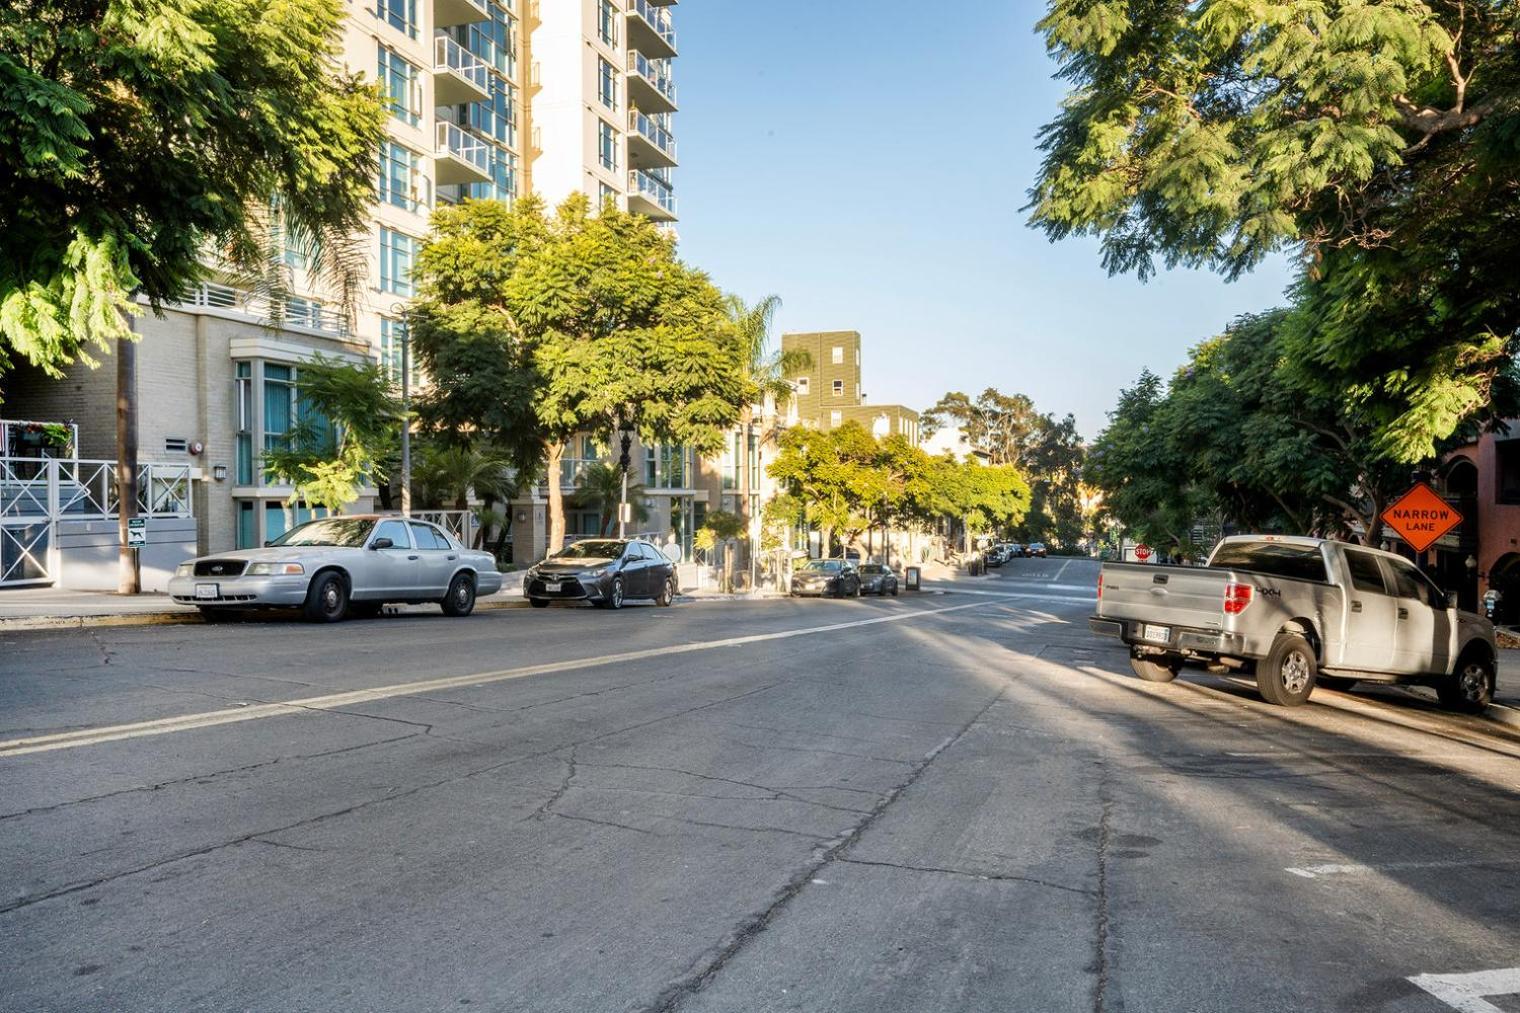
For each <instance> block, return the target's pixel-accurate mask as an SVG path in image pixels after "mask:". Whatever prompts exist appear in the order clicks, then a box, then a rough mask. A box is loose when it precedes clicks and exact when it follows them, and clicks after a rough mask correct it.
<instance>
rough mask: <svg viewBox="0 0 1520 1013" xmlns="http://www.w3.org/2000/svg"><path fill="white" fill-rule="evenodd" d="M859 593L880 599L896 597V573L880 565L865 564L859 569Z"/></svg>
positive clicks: (888, 567)
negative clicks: (887, 596) (890, 596)
mask: <svg viewBox="0 0 1520 1013" xmlns="http://www.w3.org/2000/svg"><path fill="white" fill-rule="evenodd" d="M860 593H861V594H874V595H877V596H880V597H885V596H886V595H889V594H890V595H892V596H893V597H894V598H895V597H896V596H897V572H896V571H895V570H893V569H892V568H891V567H890V566H883V565H881V564H880V563H867V564H866V565H865V566H862V567H861V568H860Z"/></svg>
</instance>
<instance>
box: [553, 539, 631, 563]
mask: <svg viewBox="0 0 1520 1013" xmlns="http://www.w3.org/2000/svg"><path fill="white" fill-rule="evenodd" d="M627 544H628V543H627V542H620V541H618V540H616V539H612V538H588V539H586V540H585V541H583V542H576V543H575V544H574V545H571V546H568V547H567V548H566V549H565V550H564V551H563V552H561V553H560V554H559V555H557V556H555V557H554V558H555V559H617V558H618V557H619V556H621V555H622V554H623V546H625V545H627Z"/></svg>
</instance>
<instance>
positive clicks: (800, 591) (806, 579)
mask: <svg viewBox="0 0 1520 1013" xmlns="http://www.w3.org/2000/svg"><path fill="white" fill-rule="evenodd" d="M814 595H816V596H817V597H819V598H826V597H827V598H846V597H849V598H859V597H860V573H859V572H858V571H857V570H856V569H855V566H854V564H853V563H850V562H849V561H848V560H844V559H810V560H808V561H807V563H806V565H804V566H803V567H802V569H800V570H798V571H796V572H795V573H793V574H792V597H793V598H800V597H804V596H814Z"/></svg>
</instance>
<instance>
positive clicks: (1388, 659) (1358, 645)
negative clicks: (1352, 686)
mask: <svg viewBox="0 0 1520 1013" xmlns="http://www.w3.org/2000/svg"><path fill="white" fill-rule="evenodd" d="M1342 551H1343V552H1345V555H1346V570H1347V575H1348V576H1349V577H1350V578H1351V586H1350V587H1349V588H1348V589H1347V592H1346V619H1345V626H1344V628H1343V629H1342V632H1341V661H1340V667H1343V668H1352V669H1359V670H1362V671H1368V672H1392V671H1394V670H1395V669H1394V661H1395V659H1394V641H1395V638H1396V637H1397V634H1398V625H1399V618H1398V611H1399V603H1398V600H1397V599H1395V598H1394V597H1393V595H1391V594H1389V593H1388V589H1389V586H1390V585H1391V583H1392V581H1391V580H1389V579H1386V578H1385V576H1384V573H1383V568H1382V567H1381V566H1379V565H1378V557H1377V556H1376V555H1374V554H1373V553H1371V552H1365V551H1363V550H1361V549H1352V548H1346V549H1344V550H1342Z"/></svg>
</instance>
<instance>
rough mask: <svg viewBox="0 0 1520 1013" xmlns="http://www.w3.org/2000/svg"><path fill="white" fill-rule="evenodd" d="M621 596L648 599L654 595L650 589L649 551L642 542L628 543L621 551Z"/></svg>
mask: <svg viewBox="0 0 1520 1013" xmlns="http://www.w3.org/2000/svg"><path fill="white" fill-rule="evenodd" d="M623 559H624V560H625V562H624V565H623V595H624V596H625V597H628V598H648V597H650V596H651V595H653V594H654V590H653V589H652V588H651V587H650V580H651V578H650V575H649V574H650V558H649V550H648V549H646V548H645V547H644V543H643V542H629V543H628V548H627V549H625V550H624V551H623Z"/></svg>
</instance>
